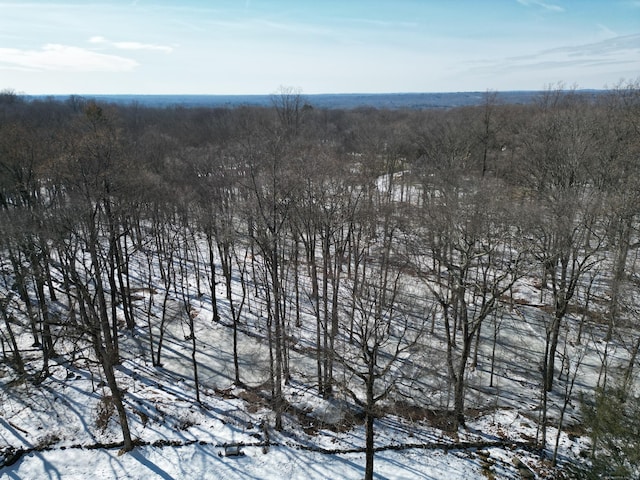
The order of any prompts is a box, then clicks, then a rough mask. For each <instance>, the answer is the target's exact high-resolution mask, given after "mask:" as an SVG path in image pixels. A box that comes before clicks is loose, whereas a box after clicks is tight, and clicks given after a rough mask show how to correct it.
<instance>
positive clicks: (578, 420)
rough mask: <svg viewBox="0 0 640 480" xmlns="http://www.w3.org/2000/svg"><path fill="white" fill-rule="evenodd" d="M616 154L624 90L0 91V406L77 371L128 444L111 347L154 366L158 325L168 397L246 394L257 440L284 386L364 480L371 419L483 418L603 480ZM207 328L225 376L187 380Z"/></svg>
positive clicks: (617, 236)
mask: <svg viewBox="0 0 640 480" xmlns="http://www.w3.org/2000/svg"><path fill="white" fill-rule="evenodd" d="M639 162H640V86H639V85H638V84H637V82H636V83H628V84H621V85H620V86H619V87H617V88H615V89H612V90H610V91H608V92H606V93H603V94H602V95H599V96H598V97H597V98H596V99H594V98H592V97H588V98H587V97H585V96H583V95H581V94H580V92H577V91H572V90H566V89H555V90H554V89H549V90H547V91H545V92H542V93H541V94H540V96H539V98H537V99H536V101H535V102H533V103H531V104H527V105H505V104H500V103H499V102H498V101H497V100H496V97H495V95H493V94H491V93H487V94H486V95H485V97H484V101H483V104H482V105H479V106H475V107H461V108H454V109H447V110H444V109H442V110H420V111H418V110H408V109H403V110H378V109H369V108H367V109H352V110H339V109H319V108H313V107H312V106H310V105H308V104H307V103H306V101H305V98H304V97H303V96H301V95H299V94H297V93H296V92H294V91H288V90H283V91H282V92H281V93H280V94H277V95H274V97H273V106H271V107H269V108H261V107H235V108H215V109H214V108H180V107H171V108H148V107H145V106H143V105H139V104H135V103H132V104H130V105H127V106H116V105H109V104H102V103H95V102H93V101H89V100H86V99H83V98H80V97H71V98H70V99H69V100H68V101H65V102H58V101H47V100H30V101H27V100H25V99H23V98H22V97H20V96H18V95H15V94H13V93H11V92H5V93H3V94H2V95H0V233H1V234H0V252H1V253H0V335H1V337H0V338H1V342H2V358H3V364H2V366H0V377H2V378H1V380H2V383H3V388H4V389H7V390H10V389H18V388H19V387H20V385H22V384H24V383H29V384H31V385H32V387H31V388H36V389H37V388H39V387H40V386H41V385H43V384H44V383H46V380H47V378H48V377H49V376H50V374H51V369H52V368H53V366H54V365H62V364H64V365H67V366H68V367H69V368H70V367H71V366H73V367H74V368H78V369H92V371H99V372H100V374H99V376H100V378H103V379H104V382H105V383H106V385H107V386H108V389H109V391H110V395H111V398H112V402H113V406H114V408H115V413H114V415H115V416H116V417H117V419H118V421H119V425H120V428H121V431H122V438H123V444H122V446H123V449H124V450H125V451H128V450H131V449H133V448H135V445H136V442H135V438H133V437H132V435H131V432H130V429H129V421H130V416H131V414H132V412H131V410H130V406H129V405H130V404H129V403H128V402H127V398H126V397H127V395H128V393H127V392H126V391H124V390H123V389H121V388H120V387H119V382H120V378H121V376H122V375H123V372H122V370H121V368H120V365H121V363H122V361H123V359H126V358H127V357H128V356H129V355H130V352H129V351H128V349H126V348H121V347H122V344H123V342H124V341H125V339H130V338H132V337H133V338H137V339H140V342H141V344H142V345H143V350H144V352H145V354H144V359H143V360H144V362H145V363H147V364H149V365H152V366H153V367H155V368H162V366H163V364H164V363H165V358H166V355H167V354H168V353H167V352H168V349H169V347H170V345H169V339H173V340H175V339H176V336H177V335H178V334H177V333H176V332H178V331H179V336H180V340H181V341H182V343H183V346H184V348H186V349H187V350H186V351H188V353H189V354H188V356H187V358H188V360H189V362H190V363H188V371H189V377H190V379H191V383H189V385H191V387H189V388H190V390H189V391H190V395H193V402H195V403H198V402H200V393H201V388H217V389H218V391H219V392H220V394H221V395H222V394H224V392H226V391H228V389H229V388H231V387H232V386H235V388H236V389H243V391H245V392H252V393H254V394H255V395H256V396H258V397H260V398H262V399H263V400H264V401H265V402H266V403H267V404H268V406H269V408H270V409H271V411H272V417H270V419H269V421H270V422H271V423H270V425H269V426H268V428H273V429H274V430H275V431H282V430H285V431H286V430H287V428H288V426H289V425H290V423H291V422H294V421H297V420H296V419H299V418H303V417H304V414H305V412H303V411H300V409H298V408H296V407H295V406H294V402H293V398H292V396H291V394H290V392H291V388H290V386H291V385H298V386H303V387H304V389H306V390H309V391H312V392H314V394H316V395H317V396H318V397H319V398H323V399H327V400H332V401H335V402H336V404H338V402H340V405H342V407H341V408H342V411H343V414H342V416H341V417H340V418H341V419H340V421H339V422H336V423H335V424H334V425H332V426H333V427H334V428H346V427H345V425H347V424H353V423H358V422H359V423H360V424H364V425H365V428H364V431H365V433H366V447H367V470H366V476H367V478H372V475H373V459H374V450H375V449H374V445H375V424H376V422H378V421H380V419H382V418H384V416H385V415H387V414H391V413H392V414H394V415H404V416H408V417H410V416H414V417H420V418H427V419H429V421H431V422H433V424H434V425H437V426H438V427H440V428H441V429H442V430H444V431H446V432H449V433H450V434H451V435H452V436H455V435H456V432H458V431H462V430H464V429H465V428H467V427H466V423H467V421H468V419H469V418H471V417H473V416H474V415H476V414H477V413H478V412H484V411H487V410H490V409H498V408H521V409H522V411H523V412H525V413H526V415H528V416H529V417H530V418H531V421H532V422H533V424H535V426H536V434H535V436H534V437H532V438H531V439H530V446H531V448H532V449H535V450H536V451H537V452H538V453H539V455H540V456H541V457H542V458H545V459H546V460H548V462H549V463H550V464H555V463H556V461H557V458H556V456H557V445H558V444H557V442H555V440H556V439H555V437H554V438H551V437H552V436H551V435H550V434H548V429H549V428H550V427H553V428H554V429H557V431H562V430H565V431H566V432H569V433H570V434H572V435H575V436H584V437H587V438H589V439H590V442H591V443H590V448H589V449H587V450H586V451H584V452H582V455H583V460H584V462H585V465H588V466H589V469H590V471H591V472H592V474H593V475H599V474H622V475H624V474H625V472H626V474H629V472H630V471H631V470H630V469H631V468H633V466H634V464H637V462H639V461H640V458H639V457H638V452H640V414H639V412H640V399H639V396H638V395H639V391H638V387H639V386H640V382H638V368H639V367H638V358H637V357H638V350H639V349H640V325H639V324H638V321H639V320H638V311H639V310H640V295H638V285H639V284H640V272H639V271H638V268H639V266H638V254H639V249H640V232H639V231H638V227H639V226H640V224H639V220H640V218H639V216H638V214H639V213H640V163H639ZM205 312H208V315H205ZM213 325H217V326H223V327H224V328H225V329H227V331H229V332H231V333H232V335H231V337H230V338H231V339H232V345H225V347H228V348H229V351H230V352H231V353H232V354H231V355H230V356H229V357H228V358H226V357H225V358H226V360H225V369H224V372H222V371H220V372H218V373H219V374H220V375H222V376H226V378H227V379H228V381H227V382H226V383H225V382H223V381H220V380H216V381H215V382H214V381H212V380H209V379H208V378H209V377H208V376H207V375H209V374H208V373H207V374H206V375H205V373H204V369H205V368H206V365H207V360H206V358H207V356H210V355H215V351H216V346H215V345H213V346H212V347H211V346H210V348H207V349H204V348H202V342H201V337H202V336H203V334H202V332H203V330H206V329H207V328H210V326H213ZM127 341H128V340H127ZM257 345H262V346H263V347H264V352H265V353H264V355H258V354H256V355H257V356H256V357H255V359H254V361H252V360H251V358H252V357H251V356H250V355H248V354H247V352H249V351H251V350H252V348H254V346H257ZM221 347H222V346H221ZM223 374H224V375H223ZM212 375H213V374H212ZM185 388H186V387H185ZM523 389H525V391H524V392H523ZM306 413H309V412H306ZM307 417H308V416H307ZM316 420H317V419H316ZM317 421H318V422H320V423H322V422H321V421H320V420H317ZM324 423H330V422H329V421H328V420H327V421H326V422H324ZM323 425H324V424H323ZM265 428H267V427H265ZM553 431H554V432H555V431H556V430H553ZM558 436H559V435H558ZM554 442H555V446H556V448H555V449H554ZM584 475H587V473H584Z"/></svg>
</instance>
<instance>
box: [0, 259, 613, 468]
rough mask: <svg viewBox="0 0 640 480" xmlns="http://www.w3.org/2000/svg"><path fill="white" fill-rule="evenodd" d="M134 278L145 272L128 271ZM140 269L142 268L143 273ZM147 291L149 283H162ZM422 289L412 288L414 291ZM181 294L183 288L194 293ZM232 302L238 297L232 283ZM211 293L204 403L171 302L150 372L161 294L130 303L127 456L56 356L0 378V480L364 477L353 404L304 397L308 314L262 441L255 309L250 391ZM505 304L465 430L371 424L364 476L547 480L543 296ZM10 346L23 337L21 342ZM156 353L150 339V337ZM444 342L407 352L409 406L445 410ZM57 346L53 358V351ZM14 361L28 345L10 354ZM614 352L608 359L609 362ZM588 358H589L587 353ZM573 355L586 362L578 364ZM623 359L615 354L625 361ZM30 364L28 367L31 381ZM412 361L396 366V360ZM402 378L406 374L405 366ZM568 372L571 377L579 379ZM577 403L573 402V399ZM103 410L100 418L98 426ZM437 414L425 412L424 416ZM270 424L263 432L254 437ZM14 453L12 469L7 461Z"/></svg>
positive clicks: (104, 403) (553, 410)
mask: <svg viewBox="0 0 640 480" xmlns="http://www.w3.org/2000/svg"><path fill="white" fill-rule="evenodd" d="M140 263H141V264H142V265H144V262H143V261H141V262H140ZM142 268H144V267H141V269H142ZM156 283H157V285H161V282H160V281H159V280H158V281H157V282H156ZM417 284H419V282H417ZM190 287H191V288H192V289H193V288H194V287H193V285H191V286H190ZM234 289H235V290H234V293H233V295H234V296H235V297H236V298H238V297H239V296H240V295H241V291H240V289H239V287H238V285H235V286H234ZM224 293H225V292H224V290H223V289H222V286H219V291H218V294H219V296H220V297H219V301H220V305H219V308H220V311H221V315H222V317H223V320H222V322H214V321H213V313H212V311H211V303H210V299H208V298H207V297H206V296H201V297H198V298H197V299H196V298H193V299H192V302H193V303H192V306H193V308H194V309H195V310H194V311H196V312H197V315H196V317H195V319H194V323H195V333H196V339H197V354H196V357H197V360H198V369H199V379H200V387H201V403H200V404H198V403H197V402H196V399H195V391H194V381H193V371H192V364H191V342H190V341H187V340H186V337H187V335H188V329H185V324H184V322H183V321H182V320H181V318H180V313H179V312H182V311H183V305H182V304H181V302H180V299H179V298H177V296H176V297H175V298H174V297H171V298H170V299H169V302H168V311H169V315H168V318H169V322H168V324H167V326H166V330H167V333H166V338H165V344H164V347H163V354H162V355H163V358H162V366H161V367H160V366H154V365H152V363H151V356H150V352H149V337H148V328H147V327H146V325H145V322H146V318H145V315H146V314H145V312H146V308H147V305H148V302H149V299H150V297H151V296H155V297H156V298H155V299H154V302H153V304H154V308H153V309H152V310H153V311H152V312H151V316H150V318H151V322H152V325H153V329H154V330H157V329H158V324H159V319H160V312H159V308H160V306H161V305H162V301H161V298H162V296H163V295H164V292H162V291H161V288H160V287H158V288H157V289H156V290H155V291H151V290H147V291H141V293H140V297H141V299H140V300H139V301H138V302H139V305H138V309H139V310H138V312H139V315H140V318H139V319H138V323H139V326H138V327H137V328H136V329H135V330H134V332H133V334H131V333H130V332H123V333H122V334H121V337H120V339H119V341H120V348H121V352H122V355H123V362H122V365H120V366H118V367H117V372H116V374H117V377H118V382H119V385H120V387H121V388H122V389H123V390H125V391H126V393H125V396H124V400H125V407H126V409H127V412H128V416H129V421H130V426H131V430H132V436H133V437H134V439H135V440H136V444H137V447H136V448H135V449H134V450H133V451H132V452H129V453H124V454H123V453H121V452H120V446H119V445H118V443H119V442H120V441H121V432H120V430H119V424H118V421H117V416H116V415H115V414H111V413H110V411H109V407H110V404H109V396H110V391H109V389H108V388H107V387H106V386H105V385H104V382H103V379H102V376H101V371H100V368H99V367H98V366H97V365H95V364H94V363H89V362H84V361H83V360H82V359H76V361H75V362H74V363H73V364H72V363H70V362H68V361H65V360H64V357H60V360H59V361H57V362H56V361H53V362H52V365H51V368H50V370H51V376H49V377H48V378H46V379H45V381H44V382H43V383H42V384H41V385H33V384H31V383H29V382H26V381H23V380H20V379H17V378H16V377H14V375H13V373H12V371H11V370H10V369H9V368H7V367H6V366H3V365H0V385H1V386H2V388H1V389H0V465H2V464H3V462H2V460H3V457H4V462H6V463H11V464H10V465H7V464H6V463H5V464H4V466H2V467H0V478H2V479H5V478H7V479H34V480H35V479H42V478H51V479H86V478H95V479H104V480H111V479H119V478H127V479H150V478H158V479H169V478H175V479H190V478H193V479H207V478H211V479H219V478H225V479H236V478H237V479H248V478H249V479H251V478H255V479H305V480H312V479H323V480H324V479H327V478H336V479H338V478H340V479H360V478H362V476H363V474H364V465H365V455H364V438H365V432H364V427H363V425H362V422H361V421H358V420H357V418H356V419H353V418H352V419H350V420H349V421H345V418H346V417H347V416H349V415H351V417H354V416H355V417H357V413H358V412H357V411H355V410H354V409H355V407H354V406H353V405H352V404H351V403H350V401H349V399H347V398H346V397H341V396H340V395H339V394H338V395H336V398H335V399H333V400H326V399H322V398H321V397H319V395H318V393H317V389H316V388H315V386H314V380H313V376H314V373H313V372H314V365H313V362H314V359H313V358H312V354H311V353H309V352H308V351H307V349H306V347H307V346H309V345H312V344H313V338H314V335H315V332H314V328H315V326H314V321H315V320H314V317H313V315H312V312H310V311H309V312H306V313H305V312H303V318H302V322H301V326H300V327H294V326H291V333H292V335H293V336H295V340H296V341H297V345H298V346H299V347H300V348H295V349H294V348H292V349H291V351H290V354H291V368H292V380H291V382H290V383H288V384H287V385H285V387H284V394H285V397H286V399H287V402H288V404H289V405H290V406H291V409H290V410H289V411H288V412H287V413H286V415H285V430H284V432H276V431H274V430H273V428H272V427H273V412H272V410H271V408H270V407H269V404H268V399H267V398H265V392H267V391H268V388H267V387H265V381H266V380H267V379H268V377H269V360H268V356H269V352H268V345H267V343H266V340H265V339H264V338H263V337H264V336H265V335H266V334H265V332H264V318H263V317H262V314H261V306H260V304H259V303H258V302H257V301H256V299H255V298H252V299H251V304H252V307H253V308H252V309H250V308H249V307H248V306H247V307H246V308H245V312H244V313H243V318H242V323H241V325H240V327H241V329H240V333H239V339H238V341H239V349H240V369H241V377H242V381H243V382H244V383H245V385H247V387H246V388H240V387H236V386H235V385H234V383H233V382H234V378H233V377H234V375H233V362H232V354H233V350H232V329H231V328H230V324H229V320H228V318H229V315H228V313H227V309H228V304H226V303H225V302H226V300H224ZM514 299H515V301H514V305H513V306H511V307H509V306H505V307H504V309H505V311H504V312H502V313H503V316H502V320H501V321H500V322H499V324H498V325H495V324H494V323H493V320H488V321H487V322H486V325H485V326H484V327H483V330H482V335H483V340H482V342H481V352H480V354H479V363H478V366H477V368H475V369H473V368H469V369H468V372H467V375H468V378H467V380H468V385H469V389H468V393H467V398H466V401H467V406H468V407H469V409H473V411H475V412H476V413H475V414H474V413H470V418H469V419H468V421H467V429H463V430H460V431H459V432H457V434H455V433H454V434H452V433H450V432H449V433H447V432H445V431H443V430H440V429H438V428H437V422H435V421H434V422H431V421H430V419H429V418H425V417H424V416H421V415H417V416H415V417H413V419H409V418H403V417H402V416H399V413H398V412H388V413H387V414H386V415H385V416H383V417H381V418H379V419H377V421H376V424H375V427H376V438H375V447H376V449H377V452H376V455H375V472H376V478H379V479H445V480H446V479H465V478H469V479H477V478H483V476H488V475H489V474H490V473H492V474H494V475H495V477H496V478H500V479H517V478H521V476H520V473H519V471H518V468H517V467H516V466H515V463H522V464H524V465H527V466H528V468H531V469H532V470H534V471H535V472H536V473H537V474H538V475H539V477H540V478H553V477H554V475H555V473H554V471H553V470H552V469H550V468H549V467H547V466H546V463H545V462H544V461H541V460H540V457H539V453H538V452H535V451H532V449H531V447H530V446H531V444H532V442H533V440H534V439H535V438H536V436H537V434H538V428H537V419H538V414H539V411H538V409H539V396H540V385H539V381H540V375H539V374H538V370H537V369H538V362H539V360H540V358H541V352H542V351H543V350H544V345H543V340H542V339H543V338H544V328H545V314H544V312H543V311H542V309H541V308H540V305H541V304H543V303H544V302H541V292H540V290H539V289H538V288H537V287H536V286H535V285H534V283H533V282H531V281H527V280H526V279H525V280H523V281H521V282H519V283H518V284H517V285H516V287H515V288H514ZM578 320H579V319H578V318H577V317H575V316H573V317H572V316H569V317H568V318H567V322H566V325H567V327H566V328H567V332H566V335H563V338H566V339H568V341H567V342H566V345H565V344H564V342H563V344H562V345H560V346H559V348H558V350H559V351H563V349H565V348H566V349H567V350H566V351H567V352H568V355H567V358H569V359H575V358H577V355H578V354H580V353H581V352H582V353H584V358H583V361H582V364H581V365H580V366H579V374H578V377H577V378H578V382H577V385H576V388H577V389H581V388H585V389H586V388H592V387H593V385H595V384H596V382H597V378H598V375H599V365H600V363H601V362H600V357H599V355H600V354H601V352H599V351H598V348H603V347H602V346H599V343H598V341H597V339H598V338H601V336H602V332H598V331H597V329H592V330H589V331H588V332H587V333H585V338H590V340H588V348H587V346H582V347H581V346H578V345H576V344H575V342H574V340H575V338H576V332H577V330H578V323H579V321H578ZM494 327H496V328H498V335H497V343H498V346H499V348H498V349H497V358H496V359H495V371H494V372H493V374H494V383H493V385H492V386H489V383H490V382H489V378H490V375H491V373H490V364H491V362H490V358H491V344H492V340H493V335H494ZM22 337H23V339H22V341H23V342H25V341H27V338H28V336H27V335H23V336H22ZM155 341H156V342H157V338H156V340H155ZM443 342H444V340H443V338H441V337H438V335H437V334H435V335H427V337H426V338H425V339H424V342H423V344H422V345H421V350H419V351H416V352H412V361H413V362H414V363H415V364H419V365H425V367H424V368H423V369H422V370H420V369H419V370H418V372H417V377H416V378H415V382H416V383H415V384H414V385H412V389H411V394H412V398H411V399H412V401H413V402H414V403H415V404H416V405H418V406H419V407H423V408H424V409H426V410H429V411H431V412H436V413H437V412H440V411H442V410H446V409H447V407H448V406H450V404H451V396H450V395H451V392H450V390H449V391H448V390H447V388H446V384H447V383H448V380H447V379H446V378H444V377H445V376H446V366H445V360H444V358H443V357H444V355H443V352H444V351H445V349H444V343H443ZM63 346H64V345H62V344H61V345H57V346H56V348H62V347H63ZM22 347H23V351H27V350H28V347H26V346H24V345H22ZM614 347H615V344H614V343H612V344H611V346H610V348H611V350H610V355H611V358H612V360H611V361H612V362H613V361H615V355H616V350H615V348H614ZM585 349H586V350H585ZM583 350H584V352H583ZM621 350H622V349H621ZM40 357H41V353H40V352H39V351H37V350H32V351H31V352H29V354H28V355H26V358H25V360H26V361H27V365H32V366H31V368H32V369H36V368H37V366H38V361H39V359H40ZM407 361H408V360H407ZM406 366H408V363H407V364H406V365H403V368H404V367H406ZM575 368H576V366H575V364H573V365H570V369H575ZM575 396H577V394H576V395H574V397H575ZM560 400H561V396H560V394H559V393H556V392H554V393H552V395H551V397H550V404H551V407H550V412H549V413H550V419H551V422H552V424H555V421H556V419H557V415H558V407H557V406H558V405H559V403H560ZM101 412H104V413H103V414H102V415H101ZM434 415H435V413H434ZM579 421H580V420H579V413H578V405H577V401H576V402H573V404H570V405H569V407H568V410H567V415H566V425H578V424H579ZM265 424H266V425H267V427H266V431H268V432H269V438H267V437H266V435H265V429H264V428H263V427H262V426H263V425H265ZM556 435H557V430H556V429H555V428H553V427H552V426H550V427H548V431H547V451H548V452H550V451H552V450H553V446H554V443H555V439H556ZM228 444H235V445H238V444H239V445H242V451H243V452H244V455H243V456H240V457H225V456H224V455H222V456H220V454H221V453H223V451H224V446H225V445H228ZM588 449H589V442H588V439H587V438H586V437H585V436H579V435H575V436H571V437H569V436H568V435H567V434H566V433H565V432H562V433H561V435H560V448H559V459H560V468H562V465H563V463H564V462H566V463H569V462H573V461H575V460H576V459H578V458H579V457H580V455H581V454H582V453H583V452H584V451H588ZM16 452H18V453H22V452H26V453H24V454H22V455H21V456H19V458H18V459H17V461H15V463H12V462H11V459H12V458H13V459H15V458H17V457H13V455H14V453H16Z"/></svg>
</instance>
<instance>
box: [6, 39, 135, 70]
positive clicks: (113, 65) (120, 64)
mask: <svg viewBox="0 0 640 480" xmlns="http://www.w3.org/2000/svg"><path fill="white" fill-rule="evenodd" d="M137 66H138V62H136V61H135V60H132V59H129V58H124V57H120V56H117V55H108V54H104V53H98V52H94V51H92V50H87V49H84V48H80V47H73V46H69V45H61V44H56V43H48V44H46V45H44V46H43V47H42V48H41V49H39V50H21V49H18V48H0V69H5V68H9V69H13V70H30V71H52V70H58V71H74V72H124V71H130V70H133V69H134V68H136V67H137Z"/></svg>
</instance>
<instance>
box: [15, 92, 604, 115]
mask: <svg viewBox="0 0 640 480" xmlns="http://www.w3.org/2000/svg"><path fill="white" fill-rule="evenodd" d="M604 92H605V91H604V90H580V91H579V92H578V93H579V94H581V95H587V96H589V97H593V98H595V97H597V96H598V95H601V94H603V93H604ZM542 93H543V92H541V91H518V92H496V95H497V99H498V102H499V103H504V104H528V103H531V102H532V101H533V100H534V99H535V98H537V97H538V96H539V95H541V94H542ZM302 96H303V97H304V103H305V104H308V105H311V106H312V107H314V108H328V109H355V108H388V109H402V108H410V109H416V110H423V109H430V108H445V109H446V108H455V107H463V106H473V105H481V104H482V103H483V102H484V99H485V92H455V93H373V94H372V93H343V94H333V93H330V94H319V95H304V94H303V95H302ZM74 97H80V98H86V99H94V100H99V101H102V102H107V103H116V104H125V105H126V104H131V103H139V104H140V105H143V106H148V107H176V106H181V107H186V108H190V107H238V106H243V105H251V106H271V105H272V96H271V95H82V96H74ZM69 98H71V96H69V95H35V96H27V99H33V100H43V99H54V100H58V101H66V100H68V99H69Z"/></svg>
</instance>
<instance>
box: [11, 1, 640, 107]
mask: <svg viewBox="0 0 640 480" xmlns="http://www.w3.org/2000/svg"><path fill="white" fill-rule="evenodd" d="M639 78H640V0H209V1H205V0H182V1H178V0H171V1H170V0H119V1H106V0H103V1H91V0H85V1H80V0H53V1H44V0H23V1H18V0H14V1H9V2H4V1H2V0H0V90H12V91H15V92H17V93H23V94H28V95H47V94H80V95H86V94H220V95H233V94H238V95H244V94H272V93H274V92H277V91H279V90H281V89H282V87H285V88H295V89H297V90H298V91H300V92H302V93H305V94H317V93H395V92H463V91H487V90H493V91H508V90H542V89H545V88H549V87H554V86H558V85H563V86H566V87H576V88H585V89H587V88H596V89H600V88H607V87H613V86H615V85H617V84H619V83H620V82H621V81H625V82H629V81H635V80H637V79H639Z"/></svg>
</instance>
